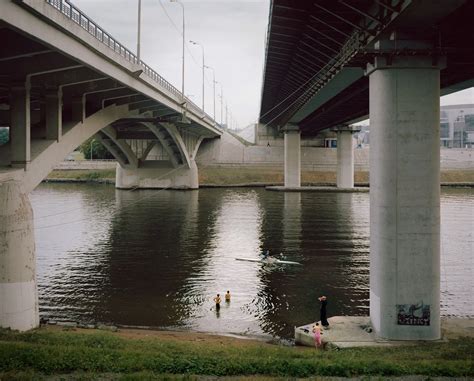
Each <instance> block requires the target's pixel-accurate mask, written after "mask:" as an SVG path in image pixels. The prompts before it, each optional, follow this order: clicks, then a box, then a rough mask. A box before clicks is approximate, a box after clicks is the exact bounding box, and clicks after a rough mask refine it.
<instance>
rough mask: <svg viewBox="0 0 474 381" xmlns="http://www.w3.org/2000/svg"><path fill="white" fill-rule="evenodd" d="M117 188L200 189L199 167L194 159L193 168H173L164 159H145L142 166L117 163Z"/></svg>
mask: <svg viewBox="0 0 474 381" xmlns="http://www.w3.org/2000/svg"><path fill="white" fill-rule="evenodd" d="M115 187H116V188H117V189H132V188H138V189H164V188H169V189H198V188H199V178H198V168H197V165H196V163H195V162H194V161H192V162H191V168H189V167H186V166H181V167H178V168H173V167H172V166H171V163H169V162H163V161H145V162H143V163H142V164H141V166H140V168H122V167H121V166H120V165H119V164H117V171H116V176H115Z"/></svg>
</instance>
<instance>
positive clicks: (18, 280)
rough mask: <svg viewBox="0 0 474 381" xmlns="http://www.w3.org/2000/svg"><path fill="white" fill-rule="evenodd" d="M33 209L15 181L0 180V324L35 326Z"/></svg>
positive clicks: (18, 183) (36, 298)
mask: <svg viewBox="0 0 474 381" xmlns="http://www.w3.org/2000/svg"><path fill="white" fill-rule="evenodd" d="M35 269H36V263H35V241H34V235H33V211H32V209H31V205H30V201H29V200H28V195H27V194H25V193H23V192H22V189H21V184H20V182H17V181H8V182H4V183H0V327H3V328H11V329H16V330H20V331H26V330H29V329H32V328H35V327H37V326H38V325H39V315H38V296H37V291H36V270H35Z"/></svg>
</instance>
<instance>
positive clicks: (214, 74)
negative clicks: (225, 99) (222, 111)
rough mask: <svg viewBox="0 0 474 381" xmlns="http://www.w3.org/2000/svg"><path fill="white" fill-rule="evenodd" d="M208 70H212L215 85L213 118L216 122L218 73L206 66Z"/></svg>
mask: <svg viewBox="0 0 474 381" xmlns="http://www.w3.org/2000/svg"><path fill="white" fill-rule="evenodd" d="M204 67H205V68H206V69H209V70H212V85H213V91H214V114H213V118H214V120H216V83H217V82H216V72H215V70H214V68H212V67H210V66H207V65H206V66H204Z"/></svg>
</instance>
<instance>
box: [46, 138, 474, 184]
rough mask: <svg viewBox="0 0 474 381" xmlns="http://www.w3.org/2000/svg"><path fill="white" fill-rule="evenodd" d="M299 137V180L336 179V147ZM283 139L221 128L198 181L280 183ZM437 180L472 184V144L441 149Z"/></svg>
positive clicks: (110, 171) (63, 170)
mask: <svg viewBox="0 0 474 381" xmlns="http://www.w3.org/2000/svg"><path fill="white" fill-rule="evenodd" d="M309 144H310V142H308V141H304V140H302V142H301V183H302V185H314V186H321V185H335V184H336V170H337V149H335V148H323V147H313V146H310V145H309ZM369 156H370V149H369V148H368V147H365V148H356V149H354V163H355V175H354V180H355V183H356V186H357V185H358V186H368V184H369ZM283 158H284V147H283V140H281V139H280V140H275V141H273V142H272V146H259V145H253V144H250V143H244V142H243V141H242V140H241V139H237V138H236V137H234V136H233V135H231V134H229V133H227V132H225V133H224V134H223V135H222V137H221V138H220V139H212V140H206V141H204V142H203V143H202V145H201V147H200V148H199V151H198V154H197V156H196V163H197V166H198V169H199V184H200V186H201V187H205V186H223V187H228V186H268V185H282V184H283V181H284V179H283V167H284V166H283ZM440 158H441V159H440V168H441V183H442V184H443V185H444V184H449V185H453V186H454V185H456V186H474V149H441V153H440ZM115 167H116V163H115V162H114V161H77V162H75V161H67V162H63V163H61V164H60V165H58V166H57V167H56V168H55V170H54V171H53V172H51V173H50V175H49V176H48V181H69V182H76V181H84V182H87V181H91V182H97V181H100V182H114V181H115Z"/></svg>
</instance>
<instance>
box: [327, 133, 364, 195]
mask: <svg viewBox="0 0 474 381" xmlns="http://www.w3.org/2000/svg"><path fill="white" fill-rule="evenodd" d="M333 131H335V132H336V133H337V187H338V188H354V144H353V139H352V134H353V133H354V132H357V131H360V128H357V127H354V126H338V127H336V128H334V129H333Z"/></svg>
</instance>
